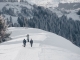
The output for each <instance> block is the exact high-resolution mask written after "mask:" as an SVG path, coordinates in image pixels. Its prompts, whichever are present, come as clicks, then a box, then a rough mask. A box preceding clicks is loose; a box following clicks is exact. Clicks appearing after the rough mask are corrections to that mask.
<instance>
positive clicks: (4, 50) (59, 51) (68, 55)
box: [0, 28, 80, 60]
mask: <svg viewBox="0 0 80 60" xmlns="http://www.w3.org/2000/svg"><path fill="white" fill-rule="evenodd" d="M13 29H14V28H12V30H13ZM23 30H24V32H26V31H27V32H26V34H27V33H29V32H30V33H29V34H30V39H31V38H32V39H33V41H34V43H33V47H31V46H30V43H29V42H27V43H26V47H23V45H22V44H23V43H22V41H23V39H24V38H25V39H26V36H25V34H22V33H21V34H22V35H21V34H20V33H19V35H18V33H17V35H16V36H12V37H13V40H11V41H7V42H4V43H2V44H0V60H80V54H76V53H74V51H73V52H71V51H70V50H69V49H67V50H66V49H65V48H61V47H59V46H57V45H55V44H57V43H58V44H60V42H62V43H65V42H66V43H67V44H69V45H71V43H69V42H68V41H67V40H66V39H64V38H62V37H60V36H57V35H56V34H51V33H46V32H42V31H39V30H34V29H22V30H21V31H23ZM14 31H15V33H16V32H19V31H18V30H17V29H14ZM32 31H33V32H34V33H31V32H32ZM35 31H37V33H35ZM51 37H52V38H51ZM58 39H60V41H59V40H58ZM44 42H45V43H44ZM49 42H50V44H51V43H55V44H54V45H50V44H46V43H49ZM66 43H65V44H66ZM60 45H61V46H62V45H64V44H60ZM71 47H73V48H76V49H78V50H79V48H77V47H76V46H75V45H73V44H72V45H71ZM68 48H69V47H68ZM74 50H75V49H74ZM78 50H77V51H78ZM75 51H76V50H75Z"/></svg>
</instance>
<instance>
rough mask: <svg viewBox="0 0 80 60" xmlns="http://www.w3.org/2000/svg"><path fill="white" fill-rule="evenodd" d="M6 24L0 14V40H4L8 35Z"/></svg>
mask: <svg viewBox="0 0 80 60" xmlns="http://www.w3.org/2000/svg"><path fill="white" fill-rule="evenodd" d="M6 30H7V25H6V23H5V20H4V19H3V18H2V16H0V42H3V41H5V40H6V38H7V37H9V36H10V34H11V33H7V32H6Z"/></svg>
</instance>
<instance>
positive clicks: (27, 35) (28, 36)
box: [27, 34, 29, 42]
mask: <svg viewBox="0 0 80 60" xmlns="http://www.w3.org/2000/svg"><path fill="white" fill-rule="evenodd" d="M27 41H28V42H29V34H27Z"/></svg>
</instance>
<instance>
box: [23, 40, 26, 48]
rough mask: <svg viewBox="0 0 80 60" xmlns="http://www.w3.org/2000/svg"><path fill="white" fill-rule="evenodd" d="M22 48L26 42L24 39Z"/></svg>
mask: <svg viewBox="0 0 80 60" xmlns="http://www.w3.org/2000/svg"><path fill="white" fill-rule="evenodd" d="M23 46H24V47H25V46H26V40H25V39H24V40H23Z"/></svg>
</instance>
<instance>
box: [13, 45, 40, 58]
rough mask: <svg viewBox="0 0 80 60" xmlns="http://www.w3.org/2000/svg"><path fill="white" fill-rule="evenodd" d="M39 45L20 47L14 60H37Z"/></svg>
mask: <svg viewBox="0 0 80 60" xmlns="http://www.w3.org/2000/svg"><path fill="white" fill-rule="evenodd" d="M40 51H41V48H39V44H34V45H33V47H30V46H29V44H27V45H26V47H22V49H21V50H20V52H19V53H18V55H17V57H16V58H15V59H14V60H39V56H38V55H39V54H38V53H39V52H40Z"/></svg>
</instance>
